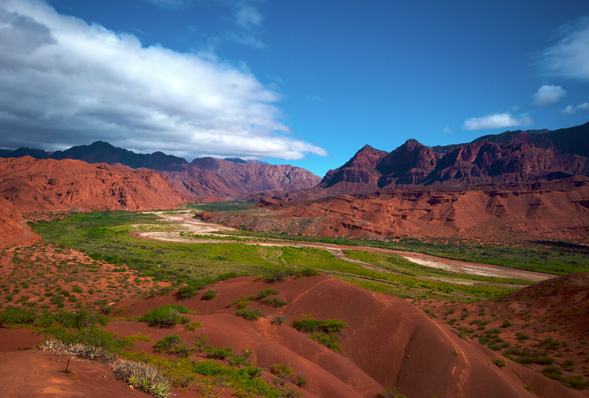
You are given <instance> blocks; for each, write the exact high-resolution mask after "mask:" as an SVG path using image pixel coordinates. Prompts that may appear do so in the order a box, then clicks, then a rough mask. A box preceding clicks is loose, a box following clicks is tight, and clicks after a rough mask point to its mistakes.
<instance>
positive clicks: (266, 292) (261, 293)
mask: <svg viewBox="0 0 589 398" xmlns="http://www.w3.org/2000/svg"><path fill="white" fill-rule="evenodd" d="M278 293H279V292H277V291H276V290H273V289H266V290H260V291H259V292H258V297H257V298H258V299H263V298H266V297H268V296H272V295H276V294H278Z"/></svg>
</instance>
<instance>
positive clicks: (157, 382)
mask: <svg viewBox="0 0 589 398" xmlns="http://www.w3.org/2000/svg"><path fill="white" fill-rule="evenodd" d="M113 373H114V374H115V376H116V377H117V379H119V380H123V381H124V382H126V383H127V384H129V385H130V386H132V387H133V388H135V389H137V390H140V391H144V392H146V393H148V394H151V395H153V396H155V397H162V398H167V397H168V396H169V395H170V390H171V384H170V382H169V381H168V380H167V379H166V378H165V377H164V376H163V375H162V374H161V373H160V371H159V370H158V369H157V368H156V367H154V366H151V365H147V364H142V363H136V362H130V361H120V362H119V363H117V364H116V365H115V366H114V367H113Z"/></svg>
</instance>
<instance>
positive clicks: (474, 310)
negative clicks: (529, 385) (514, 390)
mask: <svg viewBox="0 0 589 398" xmlns="http://www.w3.org/2000/svg"><path fill="white" fill-rule="evenodd" d="M418 305H420V306H421V307H422V309H423V310H428V311H430V312H431V313H433V314H435V315H436V316H437V317H438V319H440V320H443V321H444V322H446V323H448V324H449V325H450V326H451V327H452V328H454V329H455V330H458V331H462V333H466V335H467V336H469V337H471V338H473V339H475V340H478V341H481V340H480V338H481V337H485V335H484V333H485V331H490V330H495V331H496V332H497V333H498V335H499V337H500V338H501V339H502V340H504V341H506V342H507V343H508V344H503V345H504V346H503V345H502V346H499V345H495V347H494V349H495V350H497V352H498V353H502V354H506V355H511V356H512V357H513V358H514V359H518V358H519V357H521V356H522V355H521V354H520V353H518V352H517V351H520V352H521V351H522V350H528V351H530V352H537V354H535V355H531V354H530V356H532V357H533V356H538V355H541V357H542V358H546V359H547V360H548V361H552V362H553V363H552V364H551V365H552V366H554V367H556V368H557V369H558V370H559V371H561V372H563V373H562V375H563V376H564V377H579V376H580V377H581V378H583V377H584V378H585V379H587V377H589V369H588V367H587V362H588V355H587V350H588V344H589V343H588V342H587V340H586V339H587V336H588V335H589V274H587V273H582V274H569V275H564V276H560V277H558V278H554V279H550V280H547V281H543V282H540V283H538V284H536V285H533V286H530V287H526V288H524V289H521V290H518V291H515V292H513V293H510V294H508V295H506V296H503V297H499V298H496V299H493V300H489V301H487V302H481V303H474V304H468V305H464V304H462V305H459V304H451V303H439V302H435V301H425V302H422V303H419V304H418ZM451 319H454V320H453V321H452V320H451ZM475 334H478V336H475ZM485 344H490V345H493V344H494V342H493V341H492V339H491V340H490V341H488V342H486V343H485ZM514 349H517V350H514ZM528 362H529V363H528V365H527V366H528V367H529V368H530V369H532V370H536V371H542V370H544V368H545V367H546V366H547V365H548V363H547V362H545V363H540V362H538V363H536V362H533V361H528ZM587 386H589V383H587Z"/></svg>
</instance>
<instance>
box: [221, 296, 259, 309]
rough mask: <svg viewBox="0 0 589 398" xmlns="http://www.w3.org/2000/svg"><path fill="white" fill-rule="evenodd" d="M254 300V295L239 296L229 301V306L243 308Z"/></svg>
mask: <svg viewBox="0 0 589 398" xmlns="http://www.w3.org/2000/svg"><path fill="white" fill-rule="evenodd" d="M253 300H255V297H254V296H239V297H238V298H236V299H235V300H233V301H231V302H229V303H228V304H227V307H231V306H233V305H234V306H236V307H237V309H240V310H243V309H244V308H246V307H247V306H248V305H249V304H250V303H251V302H252V301H253Z"/></svg>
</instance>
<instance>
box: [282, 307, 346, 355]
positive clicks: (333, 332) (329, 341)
mask: <svg viewBox="0 0 589 398" xmlns="http://www.w3.org/2000/svg"><path fill="white" fill-rule="evenodd" d="M292 326H293V327H294V328H295V329H296V330H298V331H299V332H304V333H312V334H311V335H310V336H309V337H310V338H312V339H313V340H315V341H317V342H318V343H319V344H322V345H324V346H326V347H328V348H330V349H331V350H332V351H333V352H335V353H338V352H340V351H341V347H340V345H339V344H338V341H339V336H338V333H339V332H340V331H341V330H342V329H343V328H346V327H347V326H348V325H347V324H346V323H345V322H343V321H340V320H338V319H327V320H325V321H320V320H318V319H315V318H310V317H308V316H303V317H301V318H297V319H295V320H294V321H293V323H292Z"/></svg>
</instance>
